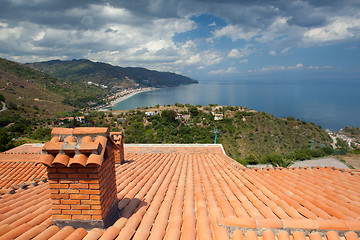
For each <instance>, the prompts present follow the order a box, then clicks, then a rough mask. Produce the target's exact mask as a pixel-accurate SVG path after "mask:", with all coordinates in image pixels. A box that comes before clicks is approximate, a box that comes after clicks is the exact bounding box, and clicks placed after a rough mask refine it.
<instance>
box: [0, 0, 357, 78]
mask: <svg viewBox="0 0 360 240" xmlns="http://www.w3.org/2000/svg"><path fill="white" fill-rule="evenodd" d="M0 4H1V8H0V57H1V58H6V59H9V60H13V61H17V62H21V63H28V62H37V61H47V60H53V59H60V60H72V59H89V60H92V61H98V62H106V63H109V64H112V65H115V66H122V67H145V68H148V69H153V70H158V71H171V72H175V73H179V74H182V75H185V76H188V77H191V78H193V79H197V80H200V81H202V80H211V79H224V80H226V79H302V78H304V79H358V80H360V1H359V0H326V1H325V0H222V1H220V0H134V1H129V0H117V1H115V0H71V1H70V0H0Z"/></svg>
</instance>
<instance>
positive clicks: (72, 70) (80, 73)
mask: <svg viewBox="0 0 360 240" xmlns="http://www.w3.org/2000/svg"><path fill="white" fill-rule="evenodd" d="M29 66H31V67H33V68H35V69H38V70H39V71H42V72H45V73H47V74H50V75H51V76H53V77H56V78H60V79H64V80H68V81H72V82H78V81H81V82H94V83H97V84H102V85H105V86H107V87H109V88H110V89H111V88H113V87H137V86H141V87H171V86H178V85H183V84H192V83H197V81H196V80H192V79H190V78H188V77H185V76H182V75H179V74H175V73H170V72H158V71H151V70H148V69H145V68H131V67H127V68H122V67H117V66H112V65H110V64H106V63H101V62H92V61H89V60H86V59H80V60H71V61H60V60H52V61H47V62H36V63H31V64H29Z"/></svg>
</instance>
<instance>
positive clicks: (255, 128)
mask: <svg viewBox="0 0 360 240" xmlns="http://www.w3.org/2000/svg"><path fill="white" fill-rule="evenodd" d="M175 110H177V112H178V113H180V114H183V115H186V114H188V115H190V116H191V117H190V119H188V120H185V119H181V120H175V113H176V112H175ZM145 111H156V112H157V113H158V114H156V115H155V116H151V117H145ZM211 112H215V113H222V114H223V115H224V119H223V120H218V121H215V120H214V116H213V115H212V114H211ZM160 113H161V114H160ZM113 115H116V112H114V113H113ZM117 116H118V119H120V118H121V119H126V121H124V122H120V123H118V124H117V125H116V126H115V125H111V120H109V121H107V120H106V119H107V118H106V117H105V118H103V120H102V123H105V122H107V124H108V126H113V127H116V129H121V130H124V132H125V141H126V142H127V143H213V142H214V137H215V134H214V133H212V132H211V131H212V130H214V129H218V130H220V131H221V132H220V134H219V135H218V139H217V142H218V143H221V144H222V145H223V146H224V148H225V151H226V152H227V154H228V155H229V156H231V157H232V158H234V159H236V160H238V161H239V162H241V163H243V164H247V163H250V164H256V163H264V162H273V163H274V165H278V166H285V165H287V164H288V162H289V161H290V162H291V161H295V160H304V159H310V158H313V157H321V156H324V155H329V154H332V148H331V147H330V143H331V139H330V138H329V136H328V134H327V133H326V132H325V131H324V130H322V129H321V127H319V126H315V124H309V123H306V122H304V121H299V120H295V119H293V118H287V119H285V118H284V119H279V118H275V117H274V116H272V115H270V114H268V113H265V112H262V113H259V112H255V111H252V110H250V109H247V108H244V107H236V106H235V107H233V106H225V107H218V106H216V105H212V106H204V107H202V106H192V105H190V104H185V105H183V104H179V103H177V104H175V106H164V107H159V106H156V107H154V108H153V109H151V108H147V109H146V110H145V109H140V108H138V109H137V110H136V111H135V110H130V111H125V112H122V113H121V114H119V115H117ZM310 140H313V141H314V146H313V151H311V150H310Z"/></svg>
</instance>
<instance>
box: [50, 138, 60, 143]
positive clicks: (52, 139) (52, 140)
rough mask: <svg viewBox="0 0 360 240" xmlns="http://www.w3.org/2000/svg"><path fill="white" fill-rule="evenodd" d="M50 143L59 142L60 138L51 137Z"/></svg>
mask: <svg viewBox="0 0 360 240" xmlns="http://www.w3.org/2000/svg"><path fill="white" fill-rule="evenodd" d="M50 142H60V138H59V137H52V138H51V140H50Z"/></svg>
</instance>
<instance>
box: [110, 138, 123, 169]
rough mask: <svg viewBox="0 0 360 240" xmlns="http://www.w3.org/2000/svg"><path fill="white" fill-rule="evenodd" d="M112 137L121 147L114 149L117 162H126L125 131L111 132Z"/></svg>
mask: <svg viewBox="0 0 360 240" xmlns="http://www.w3.org/2000/svg"><path fill="white" fill-rule="evenodd" d="M110 135H111V138H112V139H113V141H114V142H115V144H116V145H118V147H119V148H117V149H115V150H114V154H115V163H120V164H121V163H124V133H122V132H111V133H110Z"/></svg>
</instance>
